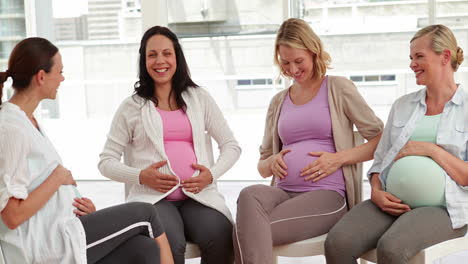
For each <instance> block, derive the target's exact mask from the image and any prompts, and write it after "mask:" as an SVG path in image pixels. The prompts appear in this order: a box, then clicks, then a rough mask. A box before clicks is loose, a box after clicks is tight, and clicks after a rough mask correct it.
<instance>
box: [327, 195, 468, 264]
mask: <svg viewBox="0 0 468 264" xmlns="http://www.w3.org/2000/svg"><path fill="white" fill-rule="evenodd" d="M465 233H466V226H464V227H462V228H459V229H453V228H452V224H451V221H450V217H449V215H448V213H447V210H446V209H445V208H441V207H420V208H416V209H413V210H411V211H409V212H407V213H404V214H402V215H401V216H398V217H397V216H392V215H389V214H387V213H385V212H383V211H381V210H380V209H379V208H378V207H377V206H376V205H375V204H374V203H373V202H372V201H371V200H367V201H364V202H362V203H360V204H358V205H356V206H355V207H353V208H352V209H351V210H350V211H349V212H348V214H346V215H345V216H344V217H343V218H342V219H341V220H340V221H339V222H338V223H337V224H336V225H335V226H334V227H333V228H332V229H331V230H330V232H328V237H327V240H326V241H325V257H326V259H327V264H355V263H357V261H356V260H357V259H358V258H359V257H360V256H361V255H362V254H364V253H365V252H367V251H368V250H370V249H373V248H377V262H378V263H385V264H404V263H407V262H408V260H409V259H410V258H411V257H413V256H414V255H416V254H417V253H418V252H419V251H420V250H422V249H424V248H427V247H429V246H432V245H435V244H437V243H440V242H442V241H446V240H449V239H453V238H457V237H462V236H464V235H465Z"/></svg>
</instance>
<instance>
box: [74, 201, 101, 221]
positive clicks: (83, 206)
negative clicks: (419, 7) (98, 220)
mask: <svg viewBox="0 0 468 264" xmlns="http://www.w3.org/2000/svg"><path fill="white" fill-rule="evenodd" d="M74 200H75V202H73V206H75V207H76V209H75V210H73V212H74V213H75V214H76V215H77V216H83V215H87V214H90V213H94V212H96V207H95V206H94V203H93V201H91V200H90V199H88V198H85V197H83V198H75V199H74Z"/></svg>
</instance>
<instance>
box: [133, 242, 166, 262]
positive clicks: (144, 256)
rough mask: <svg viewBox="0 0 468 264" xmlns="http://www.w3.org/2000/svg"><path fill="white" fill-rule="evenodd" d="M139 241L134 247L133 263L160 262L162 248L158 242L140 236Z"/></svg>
mask: <svg viewBox="0 0 468 264" xmlns="http://www.w3.org/2000/svg"><path fill="white" fill-rule="evenodd" d="M137 239H138V243H135V245H137V246H134V247H132V252H131V253H130V254H132V255H133V256H132V259H133V260H134V261H133V262H132V263H138V264H154V263H159V262H158V261H159V258H160V250H159V247H158V246H157V244H156V242H155V241H154V240H153V239H151V238H148V237H139V238H137Z"/></svg>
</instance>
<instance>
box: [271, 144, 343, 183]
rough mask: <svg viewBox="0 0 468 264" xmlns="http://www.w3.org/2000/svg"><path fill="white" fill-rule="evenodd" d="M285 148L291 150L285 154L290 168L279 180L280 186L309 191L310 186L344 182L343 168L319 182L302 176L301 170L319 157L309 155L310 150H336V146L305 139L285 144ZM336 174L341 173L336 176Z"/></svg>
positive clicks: (284, 157) (284, 158)
mask: <svg viewBox="0 0 468 264" xmlns="http://www.w3.org/2000/svg"><path fill="white" fill-rule="evenodd" d="M283 149H289V150H291V151H290V152H288V153H286V154H285V155H284V156H283V160H284V162H285V163H286V166H287V167H288V169H287V170H286V172H287V176H286V177H285V178H284V179H282V180H279V181H278V186H279V187H281V188H283V189H286V190H291V191H307V190H310V189H311V188H310V187H313V186H315V187H318V186H321V187H323V186H328V185H330V186H334V185H336V184H338V185H341V184H342V182H343V176H342V170H341V169H339V170H337V171H336V172H334V173H332V174H331V175H329V176H327V177H325V178H324V179H322V180H320V181H318V182H312V181H311V180H309V181H305V180H304V179H305V177H302V176H300V174H301V170H302V169H303V168H304V167H306V166H307V165H309V164H310V163H311V162H313V161H315V160H317V159H318V157H315V156H311V155H309V152H313V151H326V152H336V151H335V147H334V146H333V145H331V144H329V143H328V142H327V143H322V142H320V141H316V140H304V141H300V142H297V143H293V144H290V145H284V146H283ZM336 174H340V175H338V177H336V176H337V175H336ZM343 185H344V184H343ZM312 189H313V188H312Z"/></svg>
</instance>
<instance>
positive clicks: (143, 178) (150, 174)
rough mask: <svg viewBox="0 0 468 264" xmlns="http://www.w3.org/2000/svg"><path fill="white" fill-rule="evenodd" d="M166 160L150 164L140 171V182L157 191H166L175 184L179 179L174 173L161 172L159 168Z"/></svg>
mask: <svg viewBox="0 0 468 264" xmlns="http://www.w3.org/2000/svg"><path fill="white" fill-rule="evenodd" d="M166 163H167V161H165V160H164V161H160V162H156V163H154V164H152V165H151V166H149V167H148V168H146V169H144V170H142V171H141V172H140V183H141V184H144V185H146V186H148V187H150V188H151V189H154V190H156V191H158V192H162V193H166V192H168V191H169V190H171V189H172V188H173V187H174V186H176V185H177V184H178V183H179V181H178V180H177V177H176V176H174V175H169V174H163V173H160V172H159V170H158V169H159V168H161V167H162V166H164V165H166Z"/></svg>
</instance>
